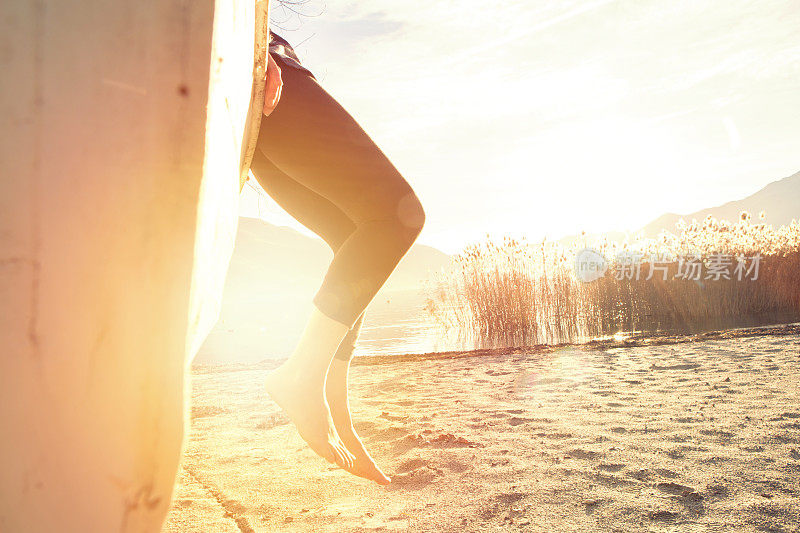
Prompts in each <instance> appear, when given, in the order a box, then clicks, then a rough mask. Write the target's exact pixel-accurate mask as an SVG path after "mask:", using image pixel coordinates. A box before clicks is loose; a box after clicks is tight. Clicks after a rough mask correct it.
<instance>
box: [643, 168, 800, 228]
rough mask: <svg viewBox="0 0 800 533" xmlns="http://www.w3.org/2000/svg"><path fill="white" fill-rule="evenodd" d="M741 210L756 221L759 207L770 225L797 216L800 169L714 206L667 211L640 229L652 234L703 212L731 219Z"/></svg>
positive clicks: (799, 216)
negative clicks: (687, 211)
mask: <svg viewBox="0 0 800 533" xmlns="http://www.w3.org/2000/svg"><path fill="white" fill-rule="evenodd" d="M742 211H748V212H749V213H750V214H751V215H752V217H753V218H754V219H755V220H756V221H757V220H758V214H759V213H760V212H761V211H764V212H765V213H766V219H765V222H766V223H767V224H772V225H773V226H776V227H777V226H784V225H788V224H790V223H791V222H792V219H800V172H798V173H796V174H793V175H791V176H789V177H788V178H783V179H782V180H778V181H773V182H772V183H770V184H769V185H767V186H766V187H764V188H763V189H761V190H760V191H758V192H756V193H754V194H751V195H750V196H748V197H746V198H742V199H741V200H734V201H732V202H728V203H725V204H722V205H719V206H717V207H709V208H707V209H701V210H700V211H695V212H694V213H689V214H688V215H677V214H674V213H667V214H665V215H661V216H660V217H658V218H657V219H655V220H653V221H652V222H650V223H649V224H647V225H646V226H645V227H644V228H642V229H643V230H644V233H645V235H646V236H647V237H655V236H656V235H658V234H659V233H660V232H661V231H663V230H667V231H671V232H673V233H674V232H675V224H676V223H677V222H678V220H680V219H683V220H685V221H686V222H687V223H688V222H691V221H692V219H696V220H697V221H698V222H699V221H702V220H703V219H704V218H706V216H708V215H712V216H713V217H714V218H716V219H724V220H728V221H730V222H735V221H736V220H738V219H739V214H740V213H741V212H742Z"/></svg>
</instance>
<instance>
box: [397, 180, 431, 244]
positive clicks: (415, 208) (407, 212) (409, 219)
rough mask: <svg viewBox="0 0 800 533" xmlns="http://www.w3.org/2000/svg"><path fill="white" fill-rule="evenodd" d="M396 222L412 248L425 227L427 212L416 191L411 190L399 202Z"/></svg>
mask: <svg viewBox="0 0 800 533" xmlns="http://www.w3.org/2000/svg"><path fill="white" fill-rule="evenodd" d="M395 222H396V224H397V225H398V229H399V230H400V233H401V234H402V235H403V236H404V239H405V240H407V244H408V246H409V247H410V246H411V245H412V244H413V243H414V241H415V240H416V239H417V236H418V235H419V234H420V232H421V231H422V227H423V226H424V225H425V211H424V210H423V209H422V204H421V203H420V201H419V198H417V195H416V194H414V191H411V190H409V191H408V192H407V193H405V194H404V195H403V196H401V197H400V199H399V200H398V201H397V206H396V210H395Z"/></svg>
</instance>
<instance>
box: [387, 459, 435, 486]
mask: <svg viewBox="0 0 800 533" xmlns="http://www.w3.org/2000/svg"><path fill="white" fill-rule="evenodd" d="M442 475H443V472H442V471H441V470H439V469H438V468H436V467H435V466H432V465H431V464H430V462H429V461H425V460H423V459H411V460H410V461H406V462H405V463H403V464H402V465H400V467H399V468H398V469H397V473H396V474H394V475H393V476H392V483H391V484H390V485H388V486H387V487H386V488H387V489H388V490H401V489H405V490H421V489H424V488H425V487H427V486H428V485H430V484H431V483H434V482H435V481H436V480H437V479H439V478H440V477H442Z"/></svg>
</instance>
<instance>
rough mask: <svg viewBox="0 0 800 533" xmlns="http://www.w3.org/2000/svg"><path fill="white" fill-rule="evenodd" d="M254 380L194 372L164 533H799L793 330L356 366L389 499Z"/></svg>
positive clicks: (237, 370) (359, 399) (248, 373)
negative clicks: (311, 437)
mask: <svg viewBox="0 0 800 533" xmlns="http://www.w3.org/2000/svg"><path fill="white" fill-rule="evenodd" d="M268 368H269V365H254V366H239V367H206V368H197V369H196V370H195V372H194V375H193V378H192V379H193V389H192V400H193V406H192V415H191V435H190V437H189V439H188V442H187V445H186V450H185V456H184V459H183V466H182V468H181V471H180V474H179V486H178V487H177V489H176V492H175V498H174V502H173V507H172V510H171V513H170V516H169V519H168V522H167V524H166V526H165V531H169V532H190V531H196V532H200V531H203V532H214V531H220V532H223V531H225V532H227V531H231V532H239V531H244V532H251V531H381V530H411V531H508V530H511V531H621V532H630V531H773V532H782V531H787V532H788V531H800V384H799V383H800V335H797V334H796V332H795V334H791V335H780V336H773V335H767V336H756V337H747V336H746V337H738V338H736V337H734V338H713V339H711V340H704V341H695V342H688V343H679V344H664V345H650V346H632V347H617V346H599V347H598V346H595V347H574V346H573V347H561V348H556V349H543V350H540V351H537V352H533V353H525V352H522V353H498V352H489V353H484V354H480V355H474V354H473V355H470V354H465V355H460V356H459V355H457V354H456V355H451V356H449V357H430V358H427V359H424V360H416V361H413V360H411V358H398V359H395V360H392V359H389V360H376V361H372V362H370V364H360V365H358V366H356V367H354V369H353V383H352V396H353V408H354V409H353V411H354V418H355V419H356V420H357V429H358V431H359V432H360V434H361V435H362V436H363V439H364V441H365V443H366V445H367V447H368V449H370V450H371V451H372V452H373V455H374V457H375V458H376V460H377V461H378V463H379V464H381V465H383V466H384V467H385V469H386V470H387V473H389V474H390V475H391V476H392V477H393V483H392V484H391V485H390V486H389V487H388V488H383V487H379V486H377V485H374V484H371V483H369V482H366V481H363V480H360V479H358V478H355V477H352V476H351V475H349V474H347V473H345V472H344V471H341V470H339V469H336V468H333V467H331V466H330V465H328V464H327V463H325V462H324V461H323V460H322V459H319V458H317V457H316V456H315V455H313V453H312V452H311V451H310V450H308V449H307V448H306V446H305V445H304V443H303V442H302V441H301V440H300V438H299V437H298V436H297V434H296V433H295V431H294V429H293V427H292V426H291V425H290V424H289V423H288V419H287V418H286V417H285V416H284V415H283V414H282V413H280V412H279V411H278V410H277V407H276V406H275V404H274V403H273V402H272V401H270V400H269V398H268V397H267V396H266V394H265V392H264V390H263V386H262V381H263V378H264V374H265V371H266V370H267V369H268Z"/></svg>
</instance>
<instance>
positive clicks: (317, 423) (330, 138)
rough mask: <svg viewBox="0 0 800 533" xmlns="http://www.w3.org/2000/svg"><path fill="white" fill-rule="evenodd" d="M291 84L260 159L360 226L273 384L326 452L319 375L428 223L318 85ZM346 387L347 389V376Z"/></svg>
mask: <svg viewBox="0 0 800 533" xmlns="http://www.w3.org/2000/svg"><path fill="white" fill-rule="evenodd" d="M283 79H284V91H283V96H282V100H281V103H280V104H279V105H278V108H277V109H276V110H275V111H274V112H273V113H272V115H270V116H269V117H268V118H266V119H264V121H263V123H262V128H261V135H260V138H259V151H260V152H261V154H262V155H263V156H265V158H266V159H267V160H269V162H270V163H272V164H273V165H274V166H275V167H276V168H277V169H279V170H280V171H282V173H283V174H284V175H285V176H289V177H291V179H292V180H294V181H296V182H297V183H299V184H301V185H302V186H304V187H306V188H308V189H310V190H312V191H313V192H314V193H316V194H317V195H318V196H319V197H322V198H323V199H325V200H327V201H329V202H330V203H331V204H333V205H335V206H336V207H337V208H338V209H340V210H341V212H342V213H344V215H345V216H346V217H347V218H348V219H349V220H350V221H352V223H353V224H354V229H353V231H352V232H351V233H350V234H349V235H348V236H347V238H346V239H345V240H344V242H343V243H342V244H341V246H339V247H338V249H337V250H336V251H335V253H334V258H333V261H332V262H331V265H330V268H329V270H328V273H327V274H326V276H325V280H324V282H323V284H322V287H321V288H320V290H319V292H318V293H317V296H316V297H315V299H314V303H315V305H316V307H317V309H318V310H319V314H318V315H320V316H318V315H317V314H315V315H314V316H312V321H311V323H310V324H309V327H307V328H306V331H305V333H304V335H303V338H302V339H301V342H300V344H299V345H298V349H297V350H295V353H293V354H292V357H290V358H289V361H287V363H286V364H285V365H283V366H282V367H281V368H280V369H278V371H276V372H275V373H273V375H272V376H271V378H270V380H269V382H268V390H269V391H270V393H271V394H272V395H273V398H276V401H278V403H280V404H281V405H282V407H284V409H286V411H287V412H288V413H289V414H290V416H292V419H293V420H294V421H295V424H296V425H297V426H298V430H299V431H300V434H301V435H302V436H303V437H304V438H305V439H306V440H307V441H309V444H311V445H312V448H315V445H316V446H317V448H315V449H316V450H317V451H318V453H319V448H320V446H319V443H320V442H322V441H325V439H326V438H327V437H326V435H328V436H329V435H330V434H331V431H330V427H329V423H328V420H329V418H330V415H329V413H330V411H329V410H328V407H327V402H325V409H321V408H318V406H317V405H316V404H318V403H319V402H318V400H317V397H318V395H320V394H324V389H325V383H324V381H325V379H327V374H326V375H325V376H323V378H322V380H320V377H319V369H320V368H324V369H326V371H327V369H328V368H329V366H330V363H331V358H332V357H333V355H334V352H336V351H337V349H338V348H339V346H340V345H341V344H342V341H343V339H344V338H345V337H346V336H347V333H348V331H349V330H350V328H351V327H352V326H354V325H355V323H356V322H357V321H358V318H359V317H360V316H361V315H362V313H363V311H364V309H365V308H366V306H367V304H368V303H369V302H370V301H371V300H372V298H373V297H374V296H375V293H376V292H377V291H378V289H380V287H381V286H382V285H383V283H384V282H385V281H386V279H387V278H388V277H389V275H390V274H391V272H392V270H393V269H394V268H395V266H396V265H397V263H398V262H399V260H400V259H401V258H402V256H403V255H404V254H405V253H406V251H407V250H408V248H409V247H410V246H411V244H412V243H413V241H414V239H415V238H416V236H417V235H418V234H419V231H420V229H421V228H422V223H423V221H424V214H423V212H422V208H421V206H420V204H419V201H418V200H417V198H416V196H415V195H414V193H413V191H412V190H411V188H410V187H409V185H408V184H407V183H406V181H405V180H404V179H403V178H402V176H400V174H399V173H398V172H397V170H396V169H395V168H394V167H393V166H392V165H391V163H390V162H389V161H388V159H387V158H386V157H385V156H384V155H383V153H382V152H381V151H380V150H379V149H378V148H377V146H375V144H374V143H373V142H372V141H371V139H370V138H369V137H368V136H367V134H366V133H364V131H363V130H362V129H361V128H360V127H359V126H358V124H357V123H356V122H355V121H354V120H353V119H352V117H350V115H348V114H347V112H346V111H345V110H344V109H342V107H341V106H340V105H339V104H338V103H336V101H335V100H333V98H331V97H330V96H329V95H328V94H327V93H326V92H325V91H324V90H323V89H322V88H321V87H320V86H319V85H318V84H317V83H316V81H315V80H314V79H313V78H311V77H309V76H307V75H306V74H304V73H302V72H299V71H297V70H295V69H291V68H287V69H284V73H283ZM326 319H327V320H328V321H326ZM337 325H338V326H341V327H339V328H338V329H337ZM334 332H335V333H334ZM338 335H341V336H338ZM337 336H338V337H337ZM343 348H344V347H343ZM340 354H341V352H340ZM348 355H349V354H348ZM341 374H343V373H341V372H340V373H338V374H337V375H341ZM342 378H343V379H341V382H342V385H341V388H342V389H344V388H345V387H346V373H344V375H343V376H342ZM320 381H322V383H321V385H320ZM334 396H335V395H334ZM341 396H342V395H338V397H341ZM308 398H312V400H311V401H309V400H308ZM344 398H345V399H346V396H344ZM323 401H324V398H323ZM309 403H313V404H315V405H314V406H311V407H309ZM346 415H347V416H346V418H347V420H348V422H349V413H346ZM342 418H344V417H342ZM348 425H350V424H348ZM353 434H354V432H353ZM337 437H338V435H337ZM356 439H357V437H356ZM328 440H331V439H328ZM312 441H313V442H312ZM333 444H334V446H333V447H334V448H335V444H336V443H335V442H334V443H333ZM359 445H360V442H359ZM323 447H324V446H323ZM362 448H363V447H362ZM345 466H349V465H345Z"/></svg>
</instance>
